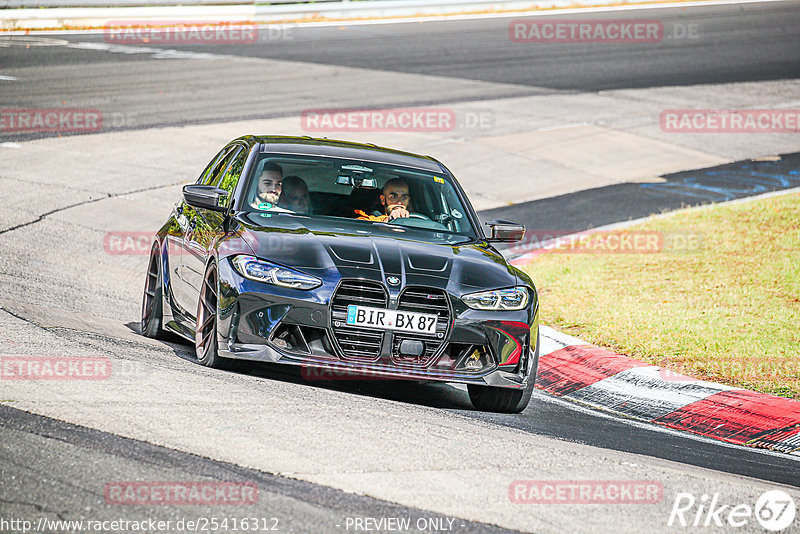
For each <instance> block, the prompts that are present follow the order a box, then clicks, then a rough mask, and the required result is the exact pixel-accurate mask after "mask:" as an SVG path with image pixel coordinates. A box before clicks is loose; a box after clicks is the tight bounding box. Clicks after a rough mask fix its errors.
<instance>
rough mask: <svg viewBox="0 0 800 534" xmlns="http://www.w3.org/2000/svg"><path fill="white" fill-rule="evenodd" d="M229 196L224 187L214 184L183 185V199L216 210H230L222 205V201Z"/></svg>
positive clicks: (197, 205) (199, 206) (197, 206)
mask: <svg viewBox="0 0 800 534" xmlns="http://www.w3.org/2000/svg"><path fill="white" fill-rule="evenodd" d="M227 196H228V192H227V191H225V190H224V189H220V188H218V187H214V186H213V185H185V186H183V199H184V200H185V201H186V203H187V204H189V205H190V206H194V207H195V208H205V209H207V210H214V211H222V212H225V211H228V208H227V207H225V206H220V205H219V203H220V201H221V200H222V199H223V198H225V197H227Z"/></svg>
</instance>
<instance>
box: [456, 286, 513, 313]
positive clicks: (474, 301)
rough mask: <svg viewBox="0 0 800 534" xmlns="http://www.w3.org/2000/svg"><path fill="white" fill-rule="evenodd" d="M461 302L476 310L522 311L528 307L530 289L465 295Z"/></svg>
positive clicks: (501, 290)
mask: <svg viewBox="0 0 800 534" xmlns="http://www.w3.org/2000/svg"><path fill="white" fill-rule="evenodd" d="M461 300H463V301H464V303H465V304H466V305H467V306H469V307H470V308H473V309H476V310H521V309H522V308H524V307H525V306H527V305H528V289H527V288H525V287H514V288H510V289H495V290H493V291H481V292H480V293H470V294H469V295H464V296H463V297H461Z"/></svg>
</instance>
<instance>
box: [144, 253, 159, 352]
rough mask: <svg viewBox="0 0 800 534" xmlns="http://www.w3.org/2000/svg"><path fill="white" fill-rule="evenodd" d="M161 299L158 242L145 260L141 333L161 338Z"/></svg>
mask: <svg viewBox="0 0 800 534" xmlns="http://www.w3.org/2000/svg"><path fill="white" fill-rule="evenodd" d="M162 305H163V300H162V290H161V254H160V252H159V247H158V242H156V243H154V244H153V250H152V251H151V252H150V261H148V262H147V278H146V279H145V282H144V294H143V295H142V322H141V329H142V334H143V335H145V336H147V337H151V338H154V339H163V337H164V328H163V325H162V324H161V323H162V322H163V321H164V315H163V313H162V309H161V307H162Z"/></svg>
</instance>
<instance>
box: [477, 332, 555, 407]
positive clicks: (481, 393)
mask: <svg viewBox="0 0 800 534" xmlns="http://www.w3.org/2000/svg"><path fill="white" fill-rule="evenodd" d="M538 363H539V335H538V334H537V336H536V351H535V353H534V355H533V358H532V359H531V361H530V363H529V364H528V365H531V366H538ZM535 382H536V367H534V368H533V369H531V374H530V377H529V378H528V385H526V386H525V388H524V389H508V388H495V387H491V386H479V385H476V384H467V391H469V400H470V401H472V405H473V406H475V408H477V409H478V410H481V411H483V412H500V413H520V412H521V411H522V410H524V409H525V408H526V407H527V406H528V403H529V402H530V400H531V395H532V394H533V385H534V383H535Z"/></svg>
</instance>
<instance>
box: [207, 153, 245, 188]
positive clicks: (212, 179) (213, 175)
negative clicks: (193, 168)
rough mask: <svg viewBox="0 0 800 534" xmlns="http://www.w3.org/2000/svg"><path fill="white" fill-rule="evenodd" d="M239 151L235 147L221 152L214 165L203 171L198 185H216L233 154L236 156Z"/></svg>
mask: <svg viewBox="0 0 800 534" xmlns="http://www.w3.org/2000/svg"><path fill="white" fill-rule="evenodd" d="M237 150H239V147H238V146H236V145H234V146H231V147H226V148H225V149H224V150H223V151H222V152H220V154H219V156H217V158H216V159H215V161H214V163H213V165H212V164H210V165H209V166H208V167H206V170H205V171H203V175H202V176H201V177H200V180H198V182H197V183H198V185H214V184H215V183H216V182H217V179H218V178H219V175H220V174H221V173H222V171H223V170H224V169H225V168H226V167H227V166H228V163H230V161H231V158H232V157H233V154H235V153H236V151H237Z"/></svg>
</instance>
